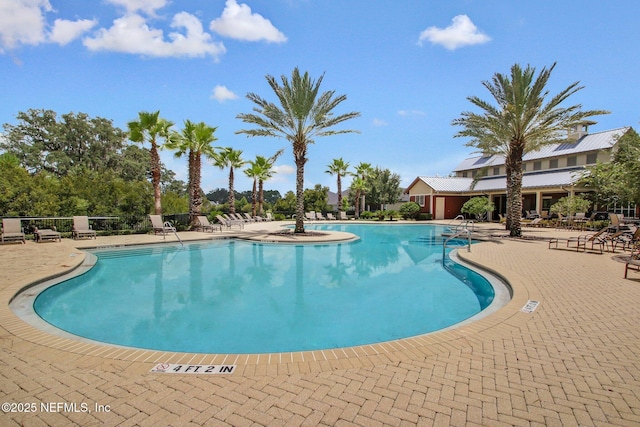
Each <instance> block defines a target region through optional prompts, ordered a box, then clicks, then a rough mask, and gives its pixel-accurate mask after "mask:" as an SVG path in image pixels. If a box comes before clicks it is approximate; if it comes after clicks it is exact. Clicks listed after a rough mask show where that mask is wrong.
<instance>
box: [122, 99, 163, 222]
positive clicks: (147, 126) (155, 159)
mask: <svg viewBox="0 0 640 427" xmlns="http://www.w3.org/2000/svg"><path fill="white" fill-rule="evenodd" d="M171 126H173V122H170V121H168V120H165V119H163V118H160V111H156V112H153V113H149V112H146V111H141V112H139V113H138V120H134V121H131V122H129V123H127V127H128V128H129V139H130V140H131V141H133V142H139V143H141V144H144V143H145V142H147V141H148V142H149V143H150V144H151V149H150V150H149V152H150V154H151V182H152V184H153V197H154V201H155V213H156V215H161V214H162V204H161V201H160V198H161V192H160V168H161V164H160V155H159V154H158V147H159V145H158V138H164V139H165V140H166V139H167V138H168V137H169V128H170V127H171Z"/></svg>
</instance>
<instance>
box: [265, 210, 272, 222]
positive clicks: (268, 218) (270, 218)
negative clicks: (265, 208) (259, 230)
mask: <svg viewBox="0 0 640 427" xmlns="http://www.w3.org/2000/svg"><path fill="white" fill-rule="evenodd" d="M264 220H265V221H273V216H271V212H267V216H266V217H265V218H264Z"/></svg>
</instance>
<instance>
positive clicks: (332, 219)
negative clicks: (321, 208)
mask: <svg viewBox="0 0 640 427" xmlns="http://www.w3.org/2000/svg"><path fill="white" fill-rule="evenodd" d="M327 219H328V220H331V221H335V220H336V217H335V216H333V214H332V213H331V212H327Z"/></svg>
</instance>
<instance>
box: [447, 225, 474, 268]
mask: <svg viewBox="0 0 640 427" xmlns="http://www.w3.org/2000/svg"><path fill="white" fill-rule="evenodd" d="M463 234H466V235H467V252H471V232H470V231H469V230H468V229H466V228H465V229H464V230H460V231H458V232H457V233H455V234H454V235H452V236H449V237H448V238H447V239H446V240H445V241H443V242H442V263H444V260H445V255H446V252H447V243H448V242H449V240H451V239H455V238H456V237H458V236H461V235H463Z"/></svg>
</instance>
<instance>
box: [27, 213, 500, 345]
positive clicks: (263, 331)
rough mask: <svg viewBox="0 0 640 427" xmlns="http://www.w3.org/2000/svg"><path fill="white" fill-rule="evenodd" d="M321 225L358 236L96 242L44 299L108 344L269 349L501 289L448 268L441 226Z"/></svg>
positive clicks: (416, 329) (377, 326) (474, 306)
mask: <svg viewBox="0 0 640 427" xmlns="http://www.w3.org/2000/svg"><path fill="white" fill-rule="evenodd" d="M308 228H312V227H308ZM321 228H323V229H330V230H338V231H348V232H351V233H354V234H356V235H358V236H359V237H360V240H358V241H356V242H352V243H343V244H326V245H277V244H258V243H252V242H246V241H240V240H222V241H208V242H206V243H193V244H188V245H186V246H185V247H184V248H182V247H180V246H172V245H162V246H154V247H144V248H136V249H125V250H100V251H95V255H96V256H97V257H98V262H97V263H96V265H95V267H93V268H92V269H90V270H89V271H88V272H87V273H85V274H83V275H81V276H77V277H75V278H72V279H70V280H67V281H64V282H62V283H60V284H57V285H55V286H52V287H50V288H48V289H46V290H45V291H43V292H42V293H41V294H40V295H39V296H38V297H37V299H36V301H35V303H34V309H35V311H36V312H37V314H38V315H39V316H40V317H42V318H43V319H44V320H45V321H47V322H49V323H51V324H53V325H54V326H56V327H58V328H60V329H62V330H64V331H67V332H70V333H72V334H75V335H79V336H82V337H85V338H90V339H93V340H97V341H102V342H106V343H112V344H119V345H125V346H132V347H138V348H147V349H156V350H167V351H178V352H194V353H195V352H197V353H266V352H270V353H271V352H286V351H302V350H314V349H328V348H337V347H346V346H355V345H362V344H369V343H376V342H382V341H389V340H393V339H397V338H405V337H410V336H415V335H419V334H423V333H426V332H431V331H436V330H439V329H442V328H445V327H448V326H451V325H453V324H455V323H458V322H460V321H463V320H465V319H467V318H469V317H471V316H473V315H475V314H477V313H478V312H480V311H481V310H482V309H484V308H485V307H486V306H487V305H488V304H489V303H490V302H491V300H492V299H493V296H494V292H493V288H492V287H491V285H490V284H489V283H488V282H487V281H486V279H484V278H483V277H481V276H480V275H478V274H477V273H474V272H472V271H471V270H468V269H466V268H464V267H462V266H460V265H457V264H453V263H451V262H448V263H446V265H445V267H446V268H443V265H442V240H441V238H440V237H439V236H440V234H441V232H442V228H440V227H437V226H415V225H411V226H401V225H388V226H380V225H340V224H333V225H325V226H323V227H321ZM452 273H453V274H452Z"/></svg>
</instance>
